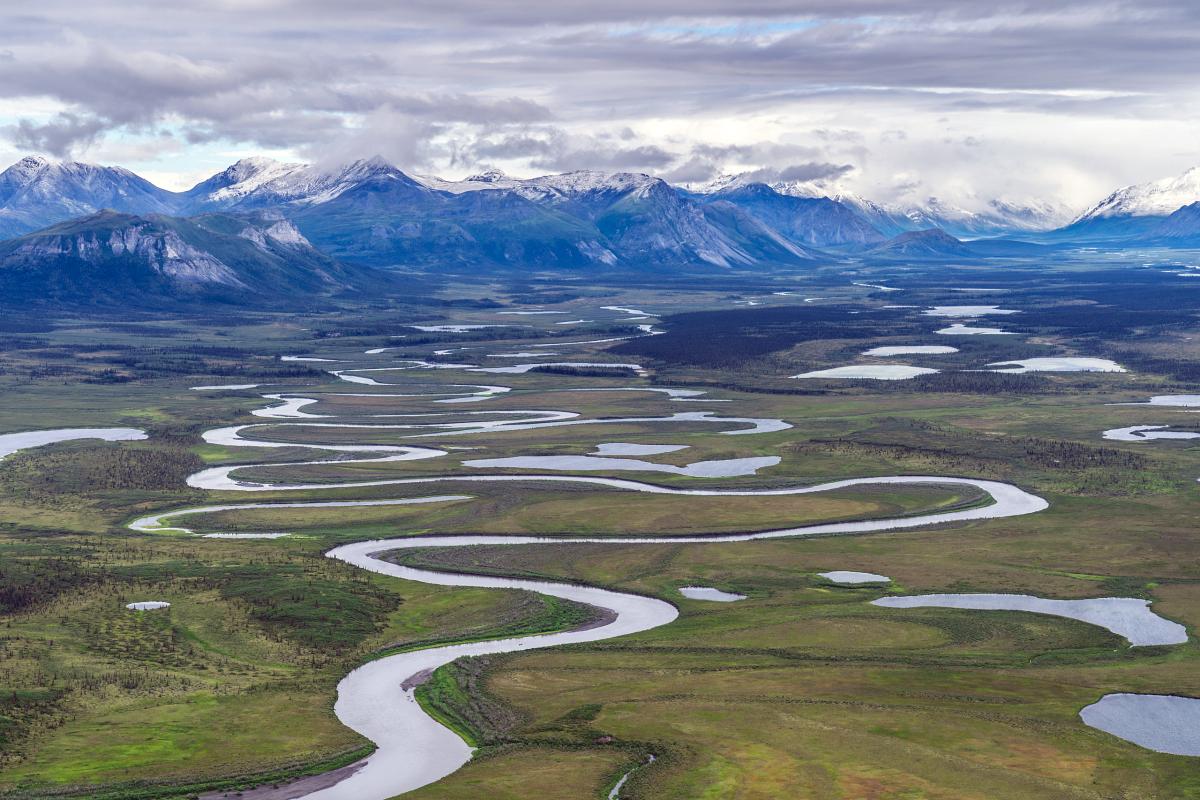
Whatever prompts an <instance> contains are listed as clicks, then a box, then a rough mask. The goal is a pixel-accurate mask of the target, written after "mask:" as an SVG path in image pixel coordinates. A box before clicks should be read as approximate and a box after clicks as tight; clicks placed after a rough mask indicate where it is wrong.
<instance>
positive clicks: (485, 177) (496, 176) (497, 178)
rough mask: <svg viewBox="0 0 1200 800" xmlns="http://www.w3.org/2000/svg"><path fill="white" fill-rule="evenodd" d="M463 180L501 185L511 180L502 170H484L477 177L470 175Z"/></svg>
mask: <svg viewBox="0 0 1200 800" xmlns="http://www.w3.org/2000/svg"><path fill="white" fill-rule="evenodd" d="M463 180H464V181H470V182H471V183H503V182H508V181H511V180H512V179H511V178H509V177H508V175H506V174H505V173H504V170H499V169H485V170H484V171H483V172H480V173H479V174H478V175H471V176H469V177H467V178H464V179H463Z"/></svg>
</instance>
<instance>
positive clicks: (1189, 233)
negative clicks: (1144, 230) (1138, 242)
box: [1148, 202, 1200, 245]
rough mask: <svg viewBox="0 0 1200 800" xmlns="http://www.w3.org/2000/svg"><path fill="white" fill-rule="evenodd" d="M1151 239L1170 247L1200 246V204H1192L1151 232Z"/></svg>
mask: <svg viewBox="0 0 1200 800" xmlns="http://www.w3.org/2000/svg"><path fill="white" fill-rule="evenodd" d="M1148 235H1149V238H1151V239H1153V240H1156V241H1161V242H1163V243H1164V244H1170V245H1197V244H1200V202H1195V203H1190V204H1188V205H1186V206H1184V207H1183V208H1181V209H1179V210H1178V211H1176V212H1175V213H1174V214H1172V215H1171V216H1169V217H1167V218H1166V219H1165V220H1163V221H1162V222H1161V223H1159V224H1158V225H1157V226H1155V227H1154V228H1153V229H1152V230H1151V231H1150V232H1149V234H1148Z"/></svg>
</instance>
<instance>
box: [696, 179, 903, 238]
mask: <svg viewBox="0 0 1200 800" xmlns="http://www.w3.org/2000/svg"><path fill="white" fill-rule="evenodd" d="M707 199H708V200H709V201H710V202H711V201H713V200H723V201H726V202H729V203H733V204H734V205H736V206H738V207H739V208H741V209H743V210H744V211H746V212H747V213H748V214H750V215H751V216H752V217H754V218H755V219H757V220H758V221H759V222H761V223H763V224H764V225H766V226H768V227H770V228H772V229H774V230H776V231H778V232H779V233H781V234H783V235H784V236H786V237H787V238H788V239H790V240H792V241H793V242H799V243H802V244H806V245H810V246H813V247H829V246H837V245H846V244H850V245H864V244H871V243H873V242H882V241H883V240H884V239H886V238H887V237H885V236H884V235H883V234H882V233H880V232H879V231H878V230H876V229H875V228H874V227H873V226H872V225H871V224H870V223H869V222H867V220H865V219H864V218H863V217H862V216H861V215H859V214H858V213H856V212H855V211H854V210H853V209H851V208H849V207H848V206H846V205H843V204H842V203H840V202H838V201H836V200H831V199H830V198H828V197H796V196H794V195H786V194H780V193H779V192H777V191H775V190H774V189H772V188H771V187H770V186H768V185H766V184H765V183H747V184H742V185H739V186H732V187H729V188H725V189H722V190H720V191H718V192H716V193H714V194H711V195H708V196H707Z"/></svg>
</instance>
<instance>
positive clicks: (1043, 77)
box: [0, 0, 1200, 208]
mask: <svg viewBox="0 0 1200 800" xmlns="http://www.w3.org/2000/svg"><path fill="white" fill-rule="evenodd" d="M951 5H952V6H953V10H946V9H945V7H946V6H951ZM0 23H2V24H0V155H7V156H8V157H9V159H10V160H11V159H15V157H17V156H18V155H20V154H23V153H26V152H31V151H33V152H46V153H50V154H54V155H59V156H68V155H69V156H73V157H80V158H85V159H87V160H92V161H100V162H104V163H120V164H123V165H125V166H129V167H131V168H134V169H136V170H138V171H140V172H142V173H143V174H146V175H147V176H148V177H151V178H152V179H155V180H157V181H158V182H160V183H162V184H164V185H168V186H170V187H171V188H181V187H182V186H184V185H187V184H189V183H191V182H193V181H194V180H197V179H199V178H200V177H204V176H205V175H207V174H209V173H211V172H213V171H215V170H217V169H219V168H222V167H223V166H225V165H226V164H227V163H228V162H230V161H232V160H234V159H235V158H237V157H239V156H243V155H249V154H255V153H266V154H270V155H275V156H282V157H285V158H293V159H302V160H311V161H329V162H333V161H337V160H343V159H347V158H352V157H358V156H368V155H372V154H375V153H379V154H381V155H383V156H385V157H387V158H389V159H392V160H393V161H395V162H396V163H397V164H399V165H400V166H401V167H402V168H404V169H407V170H410V171H413V172H418V173H438V174H443V175H446V176H448V177H461V176H464V175H467V174H469V173H471V172H475V171H478V170H481V169H483V168H486V167H493V166H494V167H500V168H503V169H505V170H507V171H509V172H512V173H515V174H518V175H532V174H539V173H545V172H551V171H562V170H569V169H580V168H594V169H602V170H617V169H622V170H625V169H627V170H638V171H646V172H650V173H653V174H656V175H660V176H662V177H666V178H668V179H672V180H676V181H703V180H707V179H709V178H712V177H714V176H716V175H718V174H721V173H725V172H742V171H756V172H758V173H759V174H761V175H763V176H764V177H776V176H780V177H785V178H789V179H796V180H810V181H817V182H820V183H821V184H822V185H824V186H828V187H831V188H843V189H847V190H851V191H858V192H860V193H862V194H865V195H867V196H869V197H873V198H875V199H879V200H885V201H895V200H899V201H922V200H924V199H926V198H928V197H931V196H937V197H940V198H943V199H945V200H949V201H952V202H958V203H962V204H965V205H967V206H968V207H970V206H978V205H981V204H982V203H983V202H985V201H986V200H987V199H989V198H992V197H1003V198H1007V199H1011V200H1019V201H1025V200H1029V199H1033V198H1044V199H1047V200H1052V201H1056V202H1060V203H1065V204H1068V205H1070V206H1071V207H1074V208H1079V207H1081V206H1084V205H1087V204H1089V203H1091V202H1092V201H1094V200H1096V199H1097V198H1098V197H1099V196H1101V195H1103V194H1106V193H1107V192H1108V191H1110V190H1111V189H1113V188H1115V187H1117V186H1119V185H1123V184H1126V183H1133V182H1142V181H1145V180H1148V179H1152V178H1159V177H1164V176H1166V175H1171V174H1175V173H1178V172H1181V171H1183V170H1184V169H1186V168H1188V167H1190V166H1194V165H1196V164H1200V152H1198V151H1200V145H1198V143H1200V122H1198V117H1197V111H1198V110H1200V102H1198V100H1200V82H1198V81H1197V80H1196V69H1195V64H1196V58H1197V57H1196V54H1197V53H1200V5H1198V4H1197V3H1196V2H1195V1H1194V0H1140V1H1139V2H1085V3H1079V2H1064V1H1062V0H1042V1H1041V2H1024V3H1013V2H1004V1H1003V0H999V1H998V2H997V1H995V0H993V1H992V2H975V1H974V0H961V1H960V2H956V3H953V4H950V3H945V2H933V1H932V0H916V1H915V2H902V1H901V0H840V2H832V0H830V1H828V2H826V1H825V0H817V1H816V2H795V0H793V1H792V2H783V1H781V0H746V2H740V3H734V2H716V0H678V1H677V2H676V1H675V0H637V1H636V2H634V0H607V1H606V2H603V3H597V2H581V1H580V0H522V1H521V2H516V3H496V2H464V0H436V1H435V0H409V1H408V2H396V1H395V0H341V1H340V2H337V3H333V2H326V1H325V0H174V2H171V3H169V4H163V5H161V6H157V7H155V6H150V5H148V4H146V3H145V2H142V1H141V0H104V1H103V2H95V0H88V1H87V2H84V0H36V2H33V1H26V0H9V2H6V3H5V4H4V10H3V12H2V13H0Z"/></svg>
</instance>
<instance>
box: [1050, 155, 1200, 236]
mask: <svg viewBox="0 0 1200 800" xmlns="http://www.w3.org/2000/svg"><path fill="white" fill-rule="evenodd" d="M1197 200H1200V167H1192V168H1191V169H1189V170H1188V171H1187V172H1185V173H1183V174H1182V175H1180V176H1178V177H1175V178H1163V179H1162V180H1159V181H1152V182H1150V183H1142V184H1137V185H1135V186H1126V187H1125V188H1123V189H1118V190H1117V191H1115V192H1113V193H1112V194H1110V195H1109V196H1108V197H1106V198H1104V199H1103V200H1101V201H1100V202H1099V203H1096V205H1094V206H1092V207H1091V208H1089V209H1088V210H1087V211H1084V212H1083V213H1082V214H1080V215H1079V216H1078V217H1077V218H1076V219H1075V220H1074V222H1075V223H1079V222H1086V221H1088V220H1094V219H1103V218H1113V217H1167V216H1170V215H1171V214H1173V213H1174V212H1175V211H1177V210H1178V209H1180V208H1182V207H1183V206H1186V205H1190V204H1192V203H1195V202H1196V201H1197Z"/></svg>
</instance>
